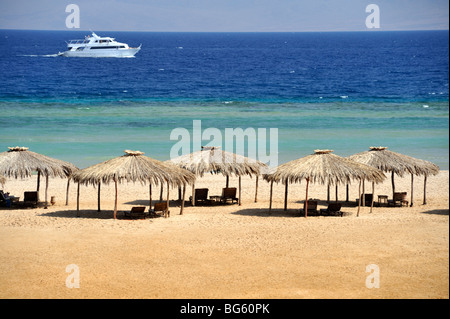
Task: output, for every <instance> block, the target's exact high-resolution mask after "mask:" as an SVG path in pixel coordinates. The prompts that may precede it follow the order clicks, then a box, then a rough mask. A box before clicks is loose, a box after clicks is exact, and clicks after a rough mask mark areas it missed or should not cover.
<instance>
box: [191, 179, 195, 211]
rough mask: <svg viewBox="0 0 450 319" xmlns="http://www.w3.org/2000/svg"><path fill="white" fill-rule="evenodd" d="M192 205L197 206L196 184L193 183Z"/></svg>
mask: <svg viewBox="0 0 450 319" xmlns="http://www.w3.org/2000/svg"><path fill="white" fill-rule="evenodd" d="M191 204H192V206H195V184H194V183H192V203H191Z"/></svg>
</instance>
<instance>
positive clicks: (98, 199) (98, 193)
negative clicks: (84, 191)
mask: <svg viewBox="0 0 450 319" xmlns="http://www.w3.org/2000/svg"><path fill="white" fill-rule="evenodd" d="M100 185H101V182H100V181H98V190H97V191H98V192H97V211H98V212H99V211H100Z"/></svg>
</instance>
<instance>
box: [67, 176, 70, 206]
mask: <svg viewBox="0 0 450 319" xmlns="http://www.w3.org/2000/svg"><path fill="white" fill-rule="evenodd" d="M69 186H70V178H68V179H67V189H66V206H67V205H69Z"/></svg>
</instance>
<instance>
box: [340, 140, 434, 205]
mask: <svg viewBox="0 0 450 319" xmlns="http://www.w3.org/2000/svg"><path fill="white" fill-rule="evenodd" d="M348 158H349V159H351V160H353V161H356V162H358V163H362V164H365V165H369V166H372V167H375V168H378V169H380V170H382V171H383V172H390V173H391V180H392V196H394V195H393V194H394V193H395V182H394V174H396V175H398V176H400V177H403V176H404V174H408V173H409V174H411V206H413V198H414V197H413V180H414V177H413V176H414V175H417V176H421V175H423V176H424V200H423V203H424V204H426V178H427V176H428V175H436V174H437V173H439V166H437V165H435V164H433V163H431V162H429V161H425V160H422V159H418V158H414V157H411V156H408V155H404V154H400V153H396V152H392V151H389V150H387V147H383V146H377V147H374V146H371V147H370V149H369V150H368V151H365V152H361V153H357V154H354V155H352V156H349V157H348Z"/></svg>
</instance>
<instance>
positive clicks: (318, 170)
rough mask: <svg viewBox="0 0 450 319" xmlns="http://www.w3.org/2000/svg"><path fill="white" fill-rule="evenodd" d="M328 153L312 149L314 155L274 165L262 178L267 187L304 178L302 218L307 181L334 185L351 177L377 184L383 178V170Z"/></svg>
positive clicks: (347, 181)
mask: <svg viewBox="0 0 450 319" xmlns="http://www.w3.org/2000/svg"><path fill="white" fill-rule="evenodd" d="M332 152H333V151H332V150H315V151H314V154H311V155H308V156H305V157H302V158H299V159H296V160H293V161H290V162H287V163H285V164H282V165H280V166H278V168H277V169H276V171H274V172H273V173H272V174H266V175H264V179H265V180H267V181H269V182H271V187H272V185H273V182H276V183H278V182H282V183H283V184H285V185H287V184H288V183H297V182H301V181H302V180H306V199H305V217H306V216H307V211H308V186H309V183H310V182H311V183H320V184H334V185H337V184H340V183H344V184H345V183H350V181H351V180H359V181H361V180H369V181H374V182H376V183H379V182H382V181H383V180H384V179H385V178H386V176H385V175H384V174H383V172H382V171H380V170H378V169H376V168H373V167H370V166H367V165H363V164H359V163H356V162H353V161H351V160H349V159H346V158H343V157H340V156H337V155H335V154H331V153H332ZM286 189H287V187H286ZM285 196H286V195H285ZM270 202H272V198H270ZM270 205H271V204H270ZM358 213H359V207H358Z"/></svg>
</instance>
